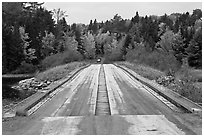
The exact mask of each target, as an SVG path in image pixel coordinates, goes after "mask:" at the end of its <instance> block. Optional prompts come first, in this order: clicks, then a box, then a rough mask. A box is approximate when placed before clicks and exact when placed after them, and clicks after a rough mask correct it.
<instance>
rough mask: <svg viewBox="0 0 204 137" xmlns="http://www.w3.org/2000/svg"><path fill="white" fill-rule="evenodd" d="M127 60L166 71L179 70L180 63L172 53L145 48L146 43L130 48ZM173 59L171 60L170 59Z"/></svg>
mask: <svg viewBox="0 0 204 137" xmlns="http://www.w3.org/2000/svg"><path fill="white" fill-rule="evenodd" d="M126 60H127V61H130V62H134V63H140V64H145V65H148V66H151V67H153V68H156V69H159V70H161V71H164V72H169V71H170V70H172V71H174V72H175V71H177V70H178V69H179V68H180V63H179V62H178V61H177V60H176V58H175V56H174V55H172V54H166V53H165V52H163V51H162V50H155V51H153V52H149V51H147V50H146V49H145V47H144V44H140V45H138V46H137V47H136V48H135V49H133V50H129V51H128V53H127V55H126ZM170 60H171V61H170Z"/></svg>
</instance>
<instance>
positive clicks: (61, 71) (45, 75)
mask: <svg viewBox="0 0 204 137" xmlns="http://www.w3.org/2000/svg"><path fill="white" fill-rule="evenodd" d="M86 64H88V63H86V62H71V63H68V64H65V65H60V66H56V67H53V68H50V69H48V70H45V71H44V72H41V73H39V74H37V75H36V76H35V78H37V79H38V80H41V81H44V80H47V81H56V80H59V79H62V78H64V77H65V76H67V75H68V74H69V73H70V72H71V71H73V70H74V69H76V68H78V67H81V66H84V65H86Z"/></svg>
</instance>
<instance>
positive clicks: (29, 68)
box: [11, 61, 37, 74]
mask: <svg viewBox="0 0 204 137" xmlns="http://www.w3.org/2000/svg"><path fill="white" fill-rule="evenodd" d="M36 70H37V67H36V66H34V65H33V64H29V63H26V62H25V61H23V62H22V63H21V65H20V66H19V67H18V68H17V69H16V70H15V71H13V72H11V73H12V74H28V73H34V72H35V71H36Z"/></svg>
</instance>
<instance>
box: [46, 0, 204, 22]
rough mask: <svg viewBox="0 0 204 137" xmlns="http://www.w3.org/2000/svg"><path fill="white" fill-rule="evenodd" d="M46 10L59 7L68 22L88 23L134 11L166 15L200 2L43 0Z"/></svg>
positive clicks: (195, 6)
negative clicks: (55, 0)
mask: <svg viewBox="0 0 204 137" xmlns="http://www.w3.org/2000/svg"><path fill="white" fill-rule="evenodd" d="M44 7H45V8H46V9H47V10H53V9H58V8H60V9H61V10H63V11H66V14H67V15H68V17H66V21H67V23H68V24H72V23H83V24H89V22H90V20H94V19H96V20H97V21H98V22H101V21H104V22H105V21H106V20H110V19H111V18H113V16H114V15H116V14H118V15H120V16H121V17H122V18H123V19H131V18H132V17H134V16H135V13H136V11H138V12H139V15H140V16H145V15H148V16H149V15H158V16H161V15H164V14H165V13H166V14H167V15H169V14H171V13H184V12H189V13H190V14H192V12H193V10H194V9H202V3H201V2H45V3H44Z"/></svg>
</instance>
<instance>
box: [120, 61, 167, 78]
mask: <svg viewBox="0 0 204 137" xmlns="http://www.w3.org/2000/svg"><path fill="white" fill-rule="evenodd" d="M117 63H118V64H120V65H125V66H126V67H128V68H130V69H132V70H134V71H135V72H137V73H138V74H139V75H141V76H143V77H145V78H148V79H150V80H155V79H157V78H159V77H161V76H165V73H164V72H162V71H160V70H157V69H154V68H152V67H150V66H147V65H142V64H134V63H130V62H127V61H124V62H117Z"/></svg>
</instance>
